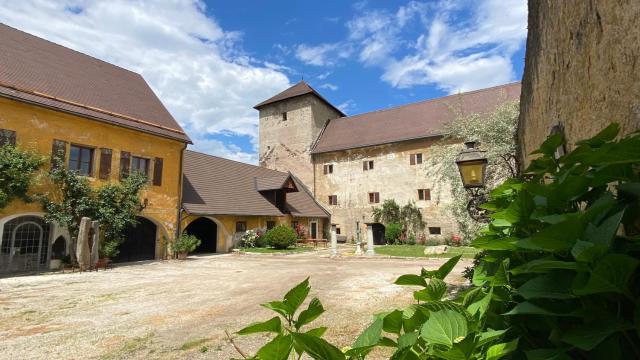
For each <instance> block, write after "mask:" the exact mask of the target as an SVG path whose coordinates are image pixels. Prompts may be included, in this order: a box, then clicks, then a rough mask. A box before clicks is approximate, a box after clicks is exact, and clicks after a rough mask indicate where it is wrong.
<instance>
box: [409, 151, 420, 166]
mask: <svg viewBox="0 0 640 360" xmlns="http://www.w3.org/2000/svg"><path fill="white" fill-rule="evenodd" d="M409 164H410V165H416V164H422V154H421V153H418V154H411V155H409Z"/></svg>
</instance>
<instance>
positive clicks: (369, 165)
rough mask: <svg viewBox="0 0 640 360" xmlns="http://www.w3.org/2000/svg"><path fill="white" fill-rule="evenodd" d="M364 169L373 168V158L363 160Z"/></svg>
mask: <svg viewBox="0 0 640 360" xmlns="http://www.w3.org/2000/svg"><path fill="white" fill-rule="evenodd" d="M362 170H364V171H368V170H373V160H366V161H363V162H362Z"/></svg>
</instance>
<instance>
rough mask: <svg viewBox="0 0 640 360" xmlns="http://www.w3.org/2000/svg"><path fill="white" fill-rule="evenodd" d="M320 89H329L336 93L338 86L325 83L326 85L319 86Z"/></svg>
mask: <svg viewBox="0 0 640 360" xmlns="http://www.w3.org/2000/svg"><path fill="white" fill-rule="evenodd" d="M320 88H321V89H329V90H331V91H336V90H338V85H334V84H331V83H326V84H322V85H320Z"/></svg>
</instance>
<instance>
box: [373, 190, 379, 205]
mask: <svg viewBox="0 0 640 360" xmlns="http://www.w3.org/2000/svg"><path fill="white" fill-rule="evenodd" d="M374 197H375V202H376V203H379V202H380V193H378V192H377V193H374Z"/></svg>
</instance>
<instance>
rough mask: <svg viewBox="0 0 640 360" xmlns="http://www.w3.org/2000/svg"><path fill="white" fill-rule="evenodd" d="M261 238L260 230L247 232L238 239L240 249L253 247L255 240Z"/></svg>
mask: <svg viewBox="0 0 640 360" xmlns="http://www.w3.org/2000/svg"><path fill="white" fill-rule="evenodd" d="M260 236H262V233H261V232H260V230H247V231H245V233H244V235H242V237H241V238H240V246H242V247H250V248H252V247H255V246H256V240H258V238H259V237H260Z"/></svg>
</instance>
